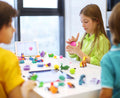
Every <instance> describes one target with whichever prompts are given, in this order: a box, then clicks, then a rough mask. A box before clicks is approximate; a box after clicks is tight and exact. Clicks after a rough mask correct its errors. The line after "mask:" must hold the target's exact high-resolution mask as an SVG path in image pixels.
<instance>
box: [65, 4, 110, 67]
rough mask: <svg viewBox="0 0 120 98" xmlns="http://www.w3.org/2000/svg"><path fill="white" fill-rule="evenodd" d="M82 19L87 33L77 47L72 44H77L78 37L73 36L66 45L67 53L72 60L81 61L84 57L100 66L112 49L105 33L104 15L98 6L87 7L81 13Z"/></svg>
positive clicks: (88, 61)
mask: <svg viewBox="0 0 120 98" xmlns="http://www.w3.org/2000/svg"><path fill="white" fill-rule="evenodd" d="M80 19H81V23H82V26H83V28H84V30H85V31H86V32H85V34H84V36H83V37H82V39H81V40H80V41H79V42H78V43H77V46H71V45H70V43H71V42H77V40H78V37H79V33H78V34H77V37H74V36H72V37H71V38H70V39H68V41H66V43H67V44H68V45H67V46H66V51H67V52H68V53H69V56H70V57H71V58H76V60H78V61H80V60H81V59H83V57H84V56H86V57H87V59H86V62H87V63H90V64H94V65H100V60H101V58H102V57H103V55H104V54H105V53H107V52H108V51H109V49H110V42H109V40H108V37H107V35H106V33H105V29H104V25H103V20H102V15H101V11H100V9H99V7H98V6H97V5H96V4H90V5H87V6H85V7H84V8H83V9H82V10H81V12H80Z"/></svg>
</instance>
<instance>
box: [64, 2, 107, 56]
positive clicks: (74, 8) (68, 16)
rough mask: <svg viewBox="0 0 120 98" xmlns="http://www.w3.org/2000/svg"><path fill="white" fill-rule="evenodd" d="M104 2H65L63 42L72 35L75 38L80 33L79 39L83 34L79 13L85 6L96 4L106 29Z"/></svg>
mask: <svg viewBox="0 0 120 98" xmlns="http://www.w3.org/2000/svg"><path fill="white" fill-rule="evenodd" d="M106 2H107V1H106V0H65V36H66V37H65V40H68V38H70V37H71V36H72V35H73V36H76V35H77V32H79V33H80V37H81V36H82V35H83V34H84V32H85V31H84V29H83V28H82V24H81V22H80V16H79V13H80V10H81V9H82V8H83V7H85V6H86V5H87V4H97V5H98V6H99V7H100V9H101V12H102V17H103V21H104V26H105V28H106V5H107V4H106ZM66 57H68V56H67V54H66Z"/></svg>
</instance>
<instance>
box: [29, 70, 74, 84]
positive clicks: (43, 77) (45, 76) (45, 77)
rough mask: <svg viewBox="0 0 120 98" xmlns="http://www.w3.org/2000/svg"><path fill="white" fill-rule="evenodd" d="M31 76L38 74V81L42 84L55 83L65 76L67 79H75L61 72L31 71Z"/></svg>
mask: <svg viewBox="0 0 120 98" xmlns="http://www.w3.org/2000/svg"><path fill="white" fill-rule="evenodd" d="M29 73H30V74H37V76H38V77H37V81H39V82H40V81H42V82H54V81H57V80H59V76H60V75H63V76H64V77H65V79H74V78H73V77H72V76H70V75H68V74H66V73H64V72H62V71H59V70H54V69H50V70H41V71H30V72H29Z"/></svg>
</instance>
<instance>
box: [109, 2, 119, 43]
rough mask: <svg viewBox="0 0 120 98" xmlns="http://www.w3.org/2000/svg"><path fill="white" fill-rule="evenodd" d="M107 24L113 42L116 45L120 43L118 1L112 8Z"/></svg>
mask: <svg viewBox="0 0 120 98" xmlns="http://www.w3.org/2000/svg"><path fill="white" fill-rule="evenodd" d="M108 24H109V28H110V31H111V34H113V35H114V39H113V43H114V44H116V45H117V44H118V43H120V3H117V4H116V5H115V6H114V8H113V9H112V13H111V15H110V18H109V21H108Z"/></svg>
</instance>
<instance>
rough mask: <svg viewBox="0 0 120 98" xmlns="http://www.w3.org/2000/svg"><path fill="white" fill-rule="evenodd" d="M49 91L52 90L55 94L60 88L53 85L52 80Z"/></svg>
mask: <svg viewBox="0 0 120 98" xmlns="http://www.w3.org/2000/svg"><path fill="white" fill-rule="evenodd" d="M48 90H49V91H51V92H52V93H53V94H55V93H58V88H57V87H55V86H54V85H53V82H51V86H50V88H48Z"/></svg>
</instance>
